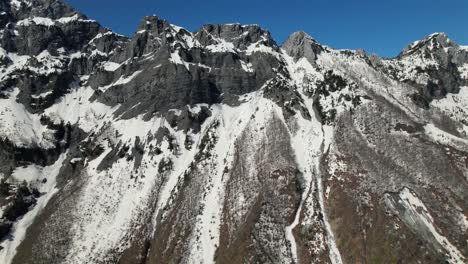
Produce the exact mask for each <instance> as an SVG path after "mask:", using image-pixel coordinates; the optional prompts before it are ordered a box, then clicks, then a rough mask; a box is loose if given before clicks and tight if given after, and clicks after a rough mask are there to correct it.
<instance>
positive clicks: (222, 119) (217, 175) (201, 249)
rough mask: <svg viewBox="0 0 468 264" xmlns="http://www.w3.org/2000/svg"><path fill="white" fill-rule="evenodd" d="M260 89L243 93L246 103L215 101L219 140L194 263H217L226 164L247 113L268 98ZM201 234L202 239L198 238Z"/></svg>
mask: <svg viewBox="0 0 468 264" xmlns="http://www.w3.org/2000/svg"><path fill="white" fill-rule="evenodd" d="M259 94H260V93H259V92H255V93H252V94H247V95H245V96H243V99H244V100H247V101H249V102H246V103H243V104H241V105H240V106H237V107H230V106H227V105H214V106H213V107H212V111H213V119H214V120H217V121H218V122H219V126H218V128H217V129H216V132H214V133H216V137H217V143H216V146H215V148H214V151H213V156H214V158H213V160H212V161H211V162H212V164H211V163H210V164H207V165H208V166H206V167H208V175H207V176H208V182H210V184H209V185H208V186H207V188H206V193H205V195H204V199H203V201H202V203H203V204H204V207H203V212H202V213H201V215H199V216H198V217H197V222H196V227H195V232H196V234H195V235H194V236H192V241H191V249H190V255H189V256H190V257H189V259H190V260H191V261H193V262H195V263H214V256H215V252H216V249H217V247H218V245H217V243H218V241H219V239H220V230H219V229H220V225H221V215H222V210H223V204H224V196H225V195H224V191H225V187H226V182H227V180H228V179H229V173H228V172H227V171H225V168H227V166H229V164H232V162H233V158H234V154H235V153H234V152H235V145H234V143H235V142H236V139H237V138H238V137H239V136H240V135H241V133H242V131H243V130H244V128H245V126H246V125H247V124H248V119H247V120H246V117H248V116H249V115H250V114H251V113H252V112H254V111H255V108H256V107H259V108H263V107H264V105H265V104H267V103H268V102H267V101H268V100H266V99H262V98H261V96H260V95H259ZM197 237H199V238H200V239H196V238H197Z"/></svg>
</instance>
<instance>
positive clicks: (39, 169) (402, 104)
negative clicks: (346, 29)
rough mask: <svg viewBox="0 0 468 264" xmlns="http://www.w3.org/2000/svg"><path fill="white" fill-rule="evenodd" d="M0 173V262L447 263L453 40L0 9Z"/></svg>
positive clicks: (464, 105) (11, 3)
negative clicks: (134, 25) (191, 25)
mask: <svg viewBox="0 0 468 264" xmlns="http://www.w3.org/2000/svg"><path fill="white" fill-rule="evenodd" d="M0 179H1V182H0V239H1V240H0V248H1V250H0V262H1V263H18V264H26V263H47V264H50V263H123V264H124V263H125V264H126V263H129V264H130V263H131V264H133V263H333V264H341V263H466V261H467V256H468V219H467V216H468V191H467V190H468V46H463V45H459V44H457V43H455V42H453V41H452V40H450V39H449V37H448V36H447V35H445V34H444V33H434V34H432V35H430V36H427V37H426V38H424V39H422V40H419V41H415V42H414V43H412V44H410V45H408V46H407V47H406V48H405V49H404V50H403V51H402V52H401V53H400V54H399V55H398V56H396V57H395V58H380V57H378V56H377V55H375V54H367V53H366V52H365V51H364V50H357V51H356V50H339V49H334V48H332V47H329V46H326V45H323V44H321V43H319V42H317V41H316V40H314V39H313V38H312V37H311V36H309V35H308V34H306V33H305V32H295V33H293V34H292V35H291V36H290V37H289V38H288V39H287V40H286V41H285V42H284V43H283V44H282V45H278V44H277V43H276V42H275V40H274V39H273V38H272V37H271V35H270V33H269V32H268V31H267V30H265V29H263V28H261V27H260V26H258V25H241V24H208V25H204V26H203V27H201V28H200V29H199V30H198V31H196V32H190V31H188V30H186V29H184V28H182V27H179V26H176V25H174V24H171V23H170V22H168V21H166V20H164V19H162V18H159V17H157V16H148V17H144V18H143V19H142V21H141V23H140V25H139V27H138V29H137V31H136V33H135V34H134V35H133V36H132V37H127V36H122V35H119V34H116V33H114V32H113V31H111V30H110V29H107V28H105V27H102V26H101V25H100V24H99V23H98V22H96V21H94V20H91V19H89V18H88V17H86V16H85V15H83V14H81V13H79V12H77V11H75V10H74V9H73V8H72V7H70V6H69V5H67V4H66V3H65V2H63V1H62V0H3V1H1V2H0Z"/></svg>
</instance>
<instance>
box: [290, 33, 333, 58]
mask: <svg viewBox="0 0 468 264" xmlns="http://www.w3.org/2000/svg"><path fill="white" fill-rule="evenodd" d="M281 48H282V49H283V50H285V51H286V53H287V54H288V55H289V56H291V57H293V58H295V59H299V58H301V57H305V58H307V59H308V60H309V61H310V62H311V63H314V62H315V60H316V59H317V55H318V54H320V53H321V52H323V51H324V47H323V46H322V45H321V44H320V43H319V42H318V41H316V40H315V39H314V38H312V37H311V36H310V35H309V34H307V33H306V32H304V31H297V32H294V33H293V34H291V35H290V36H289V38H288V39H287V40H286V41H285V42H284V43H283V45H282V46H281Z"/></svg>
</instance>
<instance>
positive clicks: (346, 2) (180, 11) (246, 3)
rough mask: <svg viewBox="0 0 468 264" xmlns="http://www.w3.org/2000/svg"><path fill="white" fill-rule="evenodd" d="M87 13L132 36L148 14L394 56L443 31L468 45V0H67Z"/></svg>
mask: <svg viewBox="0 0 468 264" xmlns="http://www.w3.org/2000/svg"><path fill="white" fill-rule="evenodd" d="M66 1H67V2H68V3H69V4H71V5H72V6H73V7H75V8H76V9H77V10H79V11H81V12H83V13H85V14H86V15H87V16H88V17H90V18H93V19H96V20H98V21H99V22H100V23H101V24H102V25H104V26H106V27H109V28H111V29H112V30H114V31H116V32H118V33H121V34H124V35H128V36H131V35H132V34H133V32H135V31H136V28H137V25H138V23H139V21H140V20H141V18H142V17H143V16H145V15H153V14H155V15H158V16H159V17H161V18H164V19H167V20H169V21H170V22H171V23H172V24H176V25H179V26H182V27H184V28H186V29H188V30H190V31H195V30H197V29H198V28H200V27H201V26H202V25H203V24H209V23H233V22H239V23H242V24H259V25H260V26H261V27H263V28H266V29H268V30H269V31H270V32H271V34H272V35H273V37H274V38H275V40H276V41H277V42H278V44H281V43H282V42H283V41H284V40H285V39H286V38H287V37H288V36H289V35H290V34H291V33H292V32H294V31H299V30H302V31H305V32H307V33H308V34H309V35H311V36H312V37H313V38H315V39H317V40H318V41H319V42H321V43H322V44H326V45H329V46H332V47H335V48H348V49H358V48H364V49H365V50H366V51H367V52H368V53H371V52H375V53H377V54H378V55H380V56H384V57H393V56H396V55H397V54H398V52H399V51H400V50H402V49H403V48H404V47H405V46H406V45H407V44H409V43H411V42H412V41H414V40H418V39H421V38H423V37H424V36H426V35H429V34H431V33H434V32H445V33H447V34H448V36H449V37H450V38H451V39H453V40H454V41H456V42H458V43H459V44H462V45H468V0H321V1H316V0H308V1H306V0H302V1H299V0H286V1H278V0H270V1H259V0H237V1H220V0H218V1H214V0H165V1H159V0H130V1H129V0H66Z"/></svg>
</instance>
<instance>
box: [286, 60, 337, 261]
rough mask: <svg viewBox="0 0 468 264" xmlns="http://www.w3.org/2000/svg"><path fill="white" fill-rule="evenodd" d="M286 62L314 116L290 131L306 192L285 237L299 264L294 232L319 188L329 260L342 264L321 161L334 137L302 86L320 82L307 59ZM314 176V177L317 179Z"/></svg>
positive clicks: (298, 115)
mask: <svg viewBox="0 0 468 264" xmlns="http://www.w3.org/2000/svg"><path fill="white" fill-rule="evenodd" d="M282 55H283V58H284V59H285V61H286V63H287V66H288V70H289V72H290V74H291V76H292V79H293V81H294V85H296V86H298V87H299V89H298V91H299V93H300V94H301V97H302V99H303V100H304V104H305V106H306V108H307V110H308V112H309V113H310V115H311V120H306V119H304V118H303V117H302V115H300V114H296V115H295V117H296V120H295V121H296V124H297V128H296V130H295V131H291V143H292V146H293V149H294V151H295V154H296V161H297V163H298V166H299V170H300V171H301V173H302V174H303V177H304V181H305V183H304V185H305V189H304V190H303V193H302V199H301V203H300V205H299V209H298V210H297V213H296V216H295V218H294V222H293V223H292V224H291V225H290V226H288V227H286V237H287V238H288V240H289V242H290V244H291V253H292V256H293V260H294V261H295V262H296V263H298V262H299V261H300V260H298V257H297V245H296V242H295V237H294V234H293V229H294V228H295V227H296V226H297V225H298V224H299V220H300V215H301V212H302V210H303V207H304V204H305V203H306V199H307V197H308V196H309V195H310V192H311V190H312V186H314V180H315V184H316V185H317V189H318V191H319V202H320V208H321V211H322V214H323V221H324V224H325V227H326V230H327V233H328V234H327V235H328V238H327V241H328V246H329V249H330V252H329V254H330V260H331V261H332V263H334V264H341V263H342V260H341V256H340V253H339V251H338V248H337V247H336V244H335V240H334V237H333V233H332V231H331V227H330V225H329V223H328V221H327V218H326V212H325V207H324V204H323V196H324V193H323V187H322V181H321V176H320V159H321V155H322V152H323V148H324V147H325V148H328V146H329V145H330V143H331V138H332V136H331V135H330V133H326V132H327V131H329V129H326V128H324V127H322V124H321V123H320V121H319V120H317V117H316V115H315V111H314V108H313V100H312V99H311V98H309V97H308V96H306V95H305V94H304V92H303V88H304V87H303V86H304V85H303V84H304V80H305V79H306V78H320V76H319V74H318V73H317V71H316V70H315V68H314V67H313V66H312V65H311V64H310V63H309V62H308V61H307V60H306V59H305V58H302V59H299V60H298V61H297V62H294V60H293V58H291V57H289V56H288V55H287V54H285V53H284V52H283V54H282ZM314 176H315V177H314Z"/></svg>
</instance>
